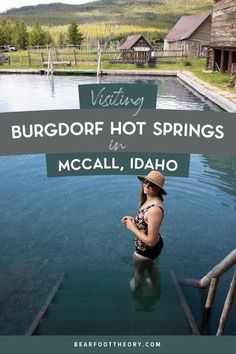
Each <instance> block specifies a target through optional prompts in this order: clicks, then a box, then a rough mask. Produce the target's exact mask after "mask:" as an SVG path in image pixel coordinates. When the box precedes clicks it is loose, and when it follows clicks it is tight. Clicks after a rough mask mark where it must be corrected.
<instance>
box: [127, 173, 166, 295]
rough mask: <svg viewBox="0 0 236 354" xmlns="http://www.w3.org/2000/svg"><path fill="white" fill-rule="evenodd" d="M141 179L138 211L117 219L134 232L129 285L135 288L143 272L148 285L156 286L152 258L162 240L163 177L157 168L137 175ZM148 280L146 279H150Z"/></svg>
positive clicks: (159, 248) (156, 255)
mask: <svg viewBox="0 0 236 354" xmlns="http://www.w3.org/2000/svg"><path fill="white" fill-rule="evenodd" d="M138 179H139V180H140V181H141V182H142V184H143V185H142V189H141V195H140V203H139V210H138V211H137V214H136V216H135V217H131V216H124V217H123V218H122V220H121V222H122V223H123V224H124V225H125V226H126V227H127V229H128V230H130V231H131V232H132V233H133V234H134V235H135V252H134V277H133V279H132V280H131V282H130V286H131V288H132V289H133V290H134V289H137V288H139V287H140V286H141V285H142V284H143V283H144V281H145V271H146V270H147V272H148V276H149V278H150V281H151V284H150V285H151V286H153V287H156V286H157V270H156V268H155V264H154V259H156V258H157V257H158V256H159V255H160V253H161V250H162V247H163V240H162V237H161V235H160V232H159V230H160V226H161V223H162V220H163V217H164V209H163V195H166V194H167V193H166V191H165V190H164V189H163V186H164V182H165V177H164V176H163V175H162V174H161V173H160V172H158V171H151V172H150V173H149V174H148V175H147V176H146V177H144V176H138ZM150 281H149V280H148V282H150Z"/></svg>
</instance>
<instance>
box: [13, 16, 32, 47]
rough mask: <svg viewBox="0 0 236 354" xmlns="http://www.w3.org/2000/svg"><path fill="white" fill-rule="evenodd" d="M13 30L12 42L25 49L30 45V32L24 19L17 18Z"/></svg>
mask: <svg viewBox="0 0 236 354" xmlns="http://www.w3.org/2000/svg"><path fill="white" fill-rule="evenodd" d="M12 32H13V33H12V44H14V45H15V46H17V47H18V48H21V49H25V48H26V47H27V45H28V39H29V34H28V32H27V28H26V25H25V23H24V21H22V20H17V21H16V23H15V26H14V27H13V31H12Z"/></svg>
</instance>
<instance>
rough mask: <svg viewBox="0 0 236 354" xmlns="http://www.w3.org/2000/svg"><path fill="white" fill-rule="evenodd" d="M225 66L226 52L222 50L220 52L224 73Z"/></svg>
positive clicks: (221, 70) (221, 66) (221, 67)
mask: <svg viewBox="0 0 236 354" xmlns="http://www.w3.org/2000/svg"><path fill="white" fill-rule="evenodd" d="M224 64H225V51H224V50H223V49H222V50H221V52H220V72H221V73H223V72H224Z"/></svg>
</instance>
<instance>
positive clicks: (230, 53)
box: [227, 50, 233, 75]
mask: <svg viewBox="0 0 236 354" xmlns="http://www.w3.org/2000/svg"><path fill="white" fill-rule="evenodd" d="M232 64H233V52H231V50H230V51H229V59H228V69H227V71H228V74H229V75H230V74H231V70H232Z"/></svg>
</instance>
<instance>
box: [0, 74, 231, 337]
mask: <svg viewBox="0 0 236 354" xmlns="http://www.w3.org/2000/svg"><path fill="white" fill-rule="evenodd" d="M102 80H103V81H102V82H114V81H118V80H120V78H105V79H102ZM124 80H127V81H126V82H133V80H134V79H131V78H129V79H122V81H124ZM150 80H151V81H152V83H153V82H156V83H157V84H158V92H159V93H158V95H159V97H158V101H157V108H160V109H163V108H168V109H170V108H172V109H187V110H218V108H217V107H216V106H214V105H212V104H211V103H210V102H208V101H207V100H204V98H202V97H199V96H198V95H196V94H195V93H194V92H192V91H191V90H189V89H188V88H187V87H185V86H183V85H182V84H181V82H179V81H178V80H177V79H173V78H160V79H155V80H153V79H145V81H146V82H150ZM138 81H143V80H140V79H139V80H138ZM82 82H96V79H95V78H87V77H83V78H78V77H55V78H54V82H52V80H51V79H50V78H48V77H45V76H41V77H40V76H39V77H38V76H31V75H22V76H17V75H1V76H0V92H1V95H0V111H1V112H7V111H24V110H39V109H69V108H70V109H71V108H78V94H77V85H78V84H79V83H82ZM12 92H14V95H13V94H12ZM0 175H1V178H0V203H1V208H0V230H1V231H0V267H1V268H0V269H1V272H0V283H1V284H2V286H1V289H0V313H1V318H0V334H2V335H4V334H23V333H24V332H25V331H26V329H27V328H28V326H29V325H30V323H31V322H32V320H33V319H34V317H35V315H36V313H37V311H38V310H39V309H40V307H41V306H42V304H43V303H44V301H45V299H46V297H47V295H48V293H49V292H50V290H51V288H52V286H53V285H54V283H55V281H56V279H57V278H58V276H59V275H60V273H61V272H62V271H64V270H69V269H72V268H73V269H79V270H88V271H90V272H91V271H99V270H101V271H104V270H106V269H107V270H109V271H112V270H114V271H115V270H116V271H117V270H125V271H126V270H127V271H130V274H131V273H132V266H131V261H132V259H131V256H132V252H133V238H132V236H131V234H130V233H128V232H127V231H126V230H125V229H124V228H123V226H122V225H121V223H120V219H121V217H122V216H123V215H126V214H130V215H133V214H134V213H135V211H136V208H137V204H138V195H139V189H140V184H139V183H138V181H137V179H136V178H135V177H134V176H89V177H66V178H51V179H49V178H47V177H46V165H45V158H44V156H43V155H28V156H9V157H1V158H0ZM235 187H236V158H235V157H224V156H220V157H219V156H213V155H209V156H208V155H191V163H190V176H189V177H188V178H175V177H169V178H167V180H166V190H167V191H168V196H167V197H166V199H165V211H166V214H165V220H164V224H163V226H162V235H163V238H164V242H165V247H164V249H163V253H162V255H161V258H160V264H161V267H162V268H163V269H164V268H165V269H174V271H175V273H176V274H177V275H178V276H181V277H182V276H187V277H191V278H201V277H202V276H203V275H204V274H205V273H206V272H208V271H209V270H210V269H211V268H212V267H213V266H214V265H215V264H216V263H217V262H218V261H220V260H221V259H222V258H223V257H224V256H225V255H227V254H228V253H229V252H230V251H231V250H232V249H234V248H235V231H236V217H235V214H236V188H235ZM231 275H232V272H231V273H230V274H228V275H226V276H224V277H223V278H222V280H221V283H220V292H219V296H218V297H217V299H216V304H215V305H216V306H215V307H216V310H215V312H213V316H212V333H215V329H216V314H217V313H218V312H219V309H221V308H222V305H223V301H224V295H225V293H226V291H227V288H228V283H229V279H230V276H231ZM98 288H99V279H98ZM186 296H187V297H188V299H189V301H190V303H191V306H192V309H193V311H194V312H195V315H196V317H197V318H198V321H199V322H200V321H201V315H200V312H199V306H200V305H199V304H200V303H201V301H202V297H204V296H205V295H204V294H200V295H199V294H197V300H196V293H195V294H192V293H191V291H188V289H187V290H186ZM235 310H236V309H235V308H234V311H233V313H232V316H231V319H230V322H229V324H228V326H227V330H226V332H225V333H226V334H235V333H236V332H235V326H234V321H235V318H236V314H235Z"/></svg>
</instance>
